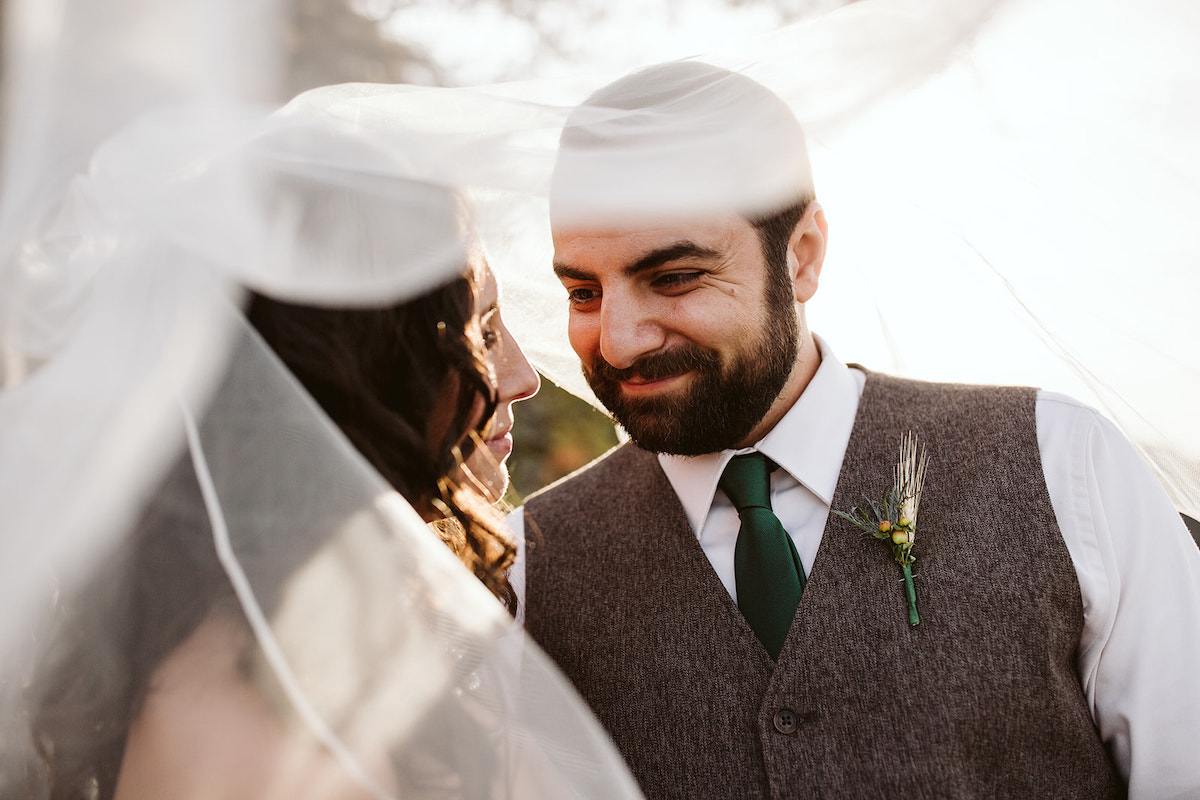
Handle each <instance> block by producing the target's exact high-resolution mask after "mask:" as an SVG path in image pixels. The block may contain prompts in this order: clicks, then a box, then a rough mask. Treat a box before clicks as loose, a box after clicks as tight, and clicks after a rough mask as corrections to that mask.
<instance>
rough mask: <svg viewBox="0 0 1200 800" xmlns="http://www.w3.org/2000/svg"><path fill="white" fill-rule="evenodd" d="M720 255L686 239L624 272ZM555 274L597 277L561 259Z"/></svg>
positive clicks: (567, 277) (631, 273)
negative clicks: (687, 259)
mask: <svg viewBox="0 0 1200 800" xmlns="http://www.w3.org/2000/svg"><path fill="white" fill-rule="evenodd" d="M719 255H720V252H718V251H716V250H714V249H712V248H711V247H704V246H703V245H699V244H696V243H695V242H691V241H686V240H684V241H680V242H675V243H673V244H669V245H666V246H665V247H660V248H658V249H656V250H651V251H650V252H649V253H646V254H645V255H643V256H642V257H640V258H639V259H638V260H637V261H634V262H633V263H632V264H630V265H629V266H627V267H625V269H624V273H625V275H626V276H627V277H633V276H634V275H637V274H639V273H642V272H646V271H647V270H651V269H655V268H657V267H661V266H662V265H663V264H670V263H671V262H672V261H680V260H683V259H686V258H701V259H704V258H715V257H717V256H719ZM554 274H555V275H557V276H558V277H559V279H560V280H563V279H565V280H575V281H590V280H595V279H596V276H595V275H594V274H593V273H591V272H588V271H587V270H582V269H578V268H577V267H572V266H571V265H570V264H565V263H563V262H561V261H556V262H554Z"/></svg>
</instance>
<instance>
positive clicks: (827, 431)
mask: <svg viewBox="0 0 1200 800" xmlns="http://www.w3.org/2000/svg"><path fill="white" fill-rule="evenodd" d="M813 339H814V340H815V341H816V345H817V349H818V351H819V352H820V354H821V364H820V366H819V367H818V368H817V372H816V374H815V375H813V378H812V380H811V381H810V382H809V384H808V386H807V387H805V389H804V392H803V394H801V395H800V398H799V399H798V400H796V402H795V404H793V405H792V407H791V408H790V409H788V411H787V413H786V414H784V415H783V418H782V419H780V420H779V422H778V423H776V425H775V427H774V428H772V429H771V431H770V432H769V433H767V435H766V436H764V437H763V438H762V439H761V440H760V441H759V442H758V443H756V444H755V445H754V446H753V447H749V448H744V449H741V450H722V451H720V452H719V453H706V454H704V455H701V456H674V455H666V454H661V455H659V457H658V461H659V463H660V464H661V465H662V468H663V472H665V473H666V474H667V479H668V480H669V481H670V482H671V487H672V488H673V489H674V490H675V494H676V495H678V496H679V501H680V503H681V504H682V505H683V510H684V511H685V512H686V513H687V518H688V521H689V522H691V524H692V529H693V530H694V531H696V535H697V536H699V535H700V531H702V530H703V529H704V521H705V519H707V517H708V512H709V509H710V508H711V507H712V500H713V495H714V494H715V493H716V491H717V482H718V481H719V480H720V479H721V473H722V472H723V471H724V469H725V465H726V464H728V463H729V460H730V459H731V458H733V457H734V456H735V455H737V454H738V453H747V452H750V451H751V450H757V451H759V452H760V453H762V454H763V455H765V456H767V457H768V458H770V459H771V460H772V461H774V462H775V463H776V464H778V465H779V466H780V468H781V469H784V470H786V471H787V472H788V473H789V474H790V475H791V476H792V477H793V478H795V479H796V480H797V481H798V482H799V483H801V484H802V485H803V486H805V487H806V488H807V489H808V490H809V491H811V492H812V493H813V494H815V495H816V496H817V497H819V498H820V499H821V501H822V502H824V503H825V504H826V505H832V503H833V492H834V489H835V488H836V487H837V480H838V474H839V473H840V472H841V469H842V457H843V456H845V454H846V445H847V444H848V443H849V441H850V431H851V429H852V428H853V427H854V417H855V415H856V414H857V413H858V399H859V396H860V395H861V394H862V387H863V381H864V376H863V373H862V372H861V371H860V370H851V369H849V368H848V367H847V366H846V365H845V364H843V363H842V362H841V361H838V359H837V357H836V356H835V355H834V354H833V351H832V350H831V349H830V347H829V345H828V344H826V342H825V341H824V340H823V339H821V338H820V337H818V336H815V335H814V336H813Z"/></svg>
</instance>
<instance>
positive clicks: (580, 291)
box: [567, 286, 600, 306]
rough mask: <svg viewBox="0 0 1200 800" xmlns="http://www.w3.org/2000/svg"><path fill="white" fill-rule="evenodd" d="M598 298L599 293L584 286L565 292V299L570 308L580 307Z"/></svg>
mask: <svg viewBox="0 0 1200 800" xmlns="http://www.w3.org/2000/svg"><path fill="white" fill-rule="evenodd" d="M599 296H600V292H598V291H596V290H595V289H589V288H587V287H584V286H577V287H576V288H574V289H568V290H567V297H568V299H569V300H570V302H571V305H572V306H581V305H585V304H587V303H590V302H592V301H593V300H595V299H596V298H598V297H599Z"/></svg>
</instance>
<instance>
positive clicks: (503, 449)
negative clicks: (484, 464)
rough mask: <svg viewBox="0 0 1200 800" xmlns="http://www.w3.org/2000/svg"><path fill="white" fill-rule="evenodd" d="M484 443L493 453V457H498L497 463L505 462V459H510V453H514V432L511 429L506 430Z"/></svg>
mask: <svg viewBox="0 0 1200 800" xmlns="http://www.w3.org/2000/svg"><path fill="white" fill-rule="evenodd" d="M483 443H484V444H486V445H487V448H488V450H491V451H492V455H494V456H495V457H496V460H497V461H503V460H504V459H506V458H508V456H509V454H510V453H512V449H513V438H512V431H511V429H506V430H504V431H502V432H500V433H498V434H497V435H496V436H492V437H491V438H489V439H485V440H484V442H483Z"/></svg>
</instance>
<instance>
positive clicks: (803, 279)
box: [787, 200, 829, 303]
mask: <svg viewBox="0 0 1200 800" xmlns="http://www.w3.org/2000/svg"><path fill="white" fill-rule="evenodd" d="M828 236H829V228H828V226H827V225H826V223H825V211H824V209H822V208H821V204H820V203H818V202H817V201H816V200H813V201H812V202H811V203H809V204H808V207H807V208H805V209H804V215H803V216H801V217H800V221H799V222H798V223H796V227H795V228H794V229H793V230H792V237H791V239H790V240H789V241H788V254H787V262H788V270H789V272H790V273H791V276H792V292H793V294H794V295H795V298H796V302H797V303H807V302H808V301H809V300H811V299H812V296H813V295H814V294H816V293H817V283H818V282H819V280H820V277H821V265H822V264H824V263H825V242H826V240H827V239H828Z"/></svg>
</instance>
